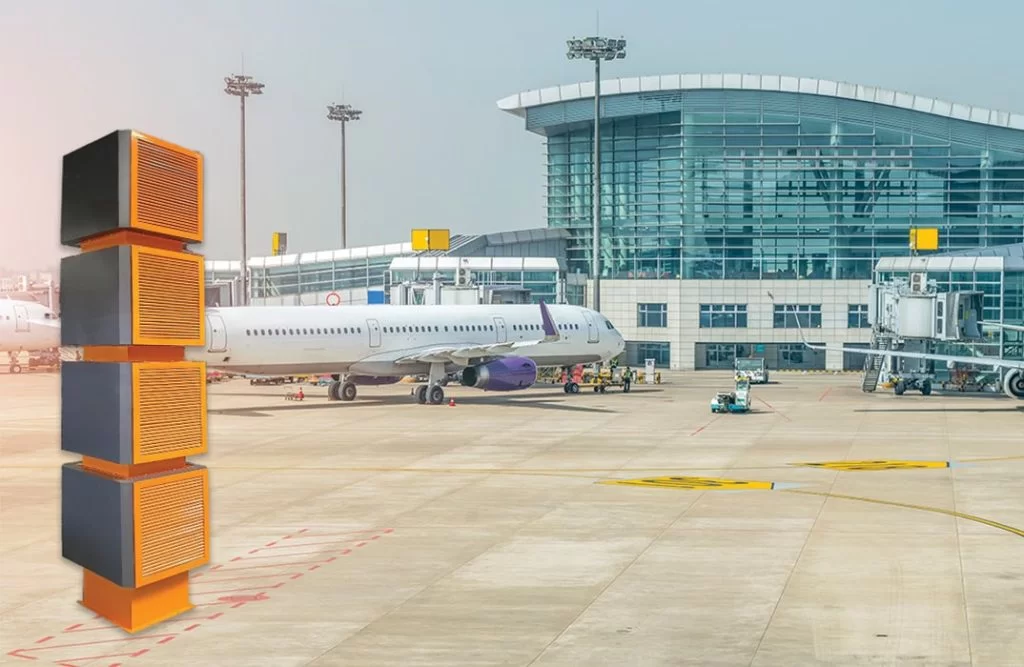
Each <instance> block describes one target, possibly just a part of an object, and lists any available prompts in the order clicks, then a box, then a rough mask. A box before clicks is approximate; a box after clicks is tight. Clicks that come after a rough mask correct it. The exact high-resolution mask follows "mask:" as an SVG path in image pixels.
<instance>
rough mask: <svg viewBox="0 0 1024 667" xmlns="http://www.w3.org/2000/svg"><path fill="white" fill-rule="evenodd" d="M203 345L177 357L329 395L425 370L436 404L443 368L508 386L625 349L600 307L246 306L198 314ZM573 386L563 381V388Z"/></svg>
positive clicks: (425, 394) (428, 394)
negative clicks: (308, 379) (310, 378)
mask: <svg viewBox="0 0 1024 667" xmlns="http://www.w3.org/2000/svg"><path fill="white" fill-rule="evenodd" d="M206 320H207V347H206V348H205V349H204V348H189V349H188V351H187V354H186V356H187V358H189V359H192V360H195V361H205V362H206V363H207V366H208V367H209V368H215V369H219V370H224V371H232V372H236V373H251V374H265V375H298V374H306V373H309V374H314V373H322V374H331V375H332V376H333V378H334V381H333V382H332V383H331V384H330V386H329V389H328V392H329V394H330V396H331V397H332V398H335V399H340V400H343V401H351V400H353V399H354V398H355V397H356V385H358V384H387V383H392V382H397V381H398V380H400V379H401V378H402V377H403V376H405V375H417V374H425V375H427V376H428V378H429V379H428V382H427V384H425V385H421V386H420V387H418V388H417V390H416V391H415V392H414V394H415V396H416V399H417V400H418V402H419V403H431V404H434V405H437V404H440V403H442V402H443V401H444V386H443V385H444V384H445V383H446V380H447V377H448V375H449V374H451V373H453V372H455V371H457V370H462V384H463V385H464V386H470V387H476V388H479V389H483V390H485V391H516V390H519V389H526V388H527V387H530V386H531V385H533V384H534V383H535V382H536V381H537V367H538V366H562V367H564V366H571V365H575V364H586V363H594V362H598V361H607V360H609V359H611V358H613V357H615V356H617V355H619V354H620V353H621V352H622V351H623V349H625V342H624V340H623V338H622V335H621V334H620V333H619V332H618V331H617V330H616V329H615V327H614V326H612V323H611V322H609V321H608V320H607V319H606V318H605V317H604V316H603V315H601V314H600V313H598V312H596V311H593V310H589V309H587V308H581V307H579V306H568V305H554V306H547V305H546V304H544V303H541V304H540V305H539V307H538V306H533V305H466V306H341V307H335V306H255V307H253V306H249V307H237V308H210V309H207V311H206ZM574 387H575V390H576V391H578V390H579V387H578V386H575V385H572V383H567V384H566V386H565V390H566V391H567V392H569V391H572V390H573V388H574Z"/></svg>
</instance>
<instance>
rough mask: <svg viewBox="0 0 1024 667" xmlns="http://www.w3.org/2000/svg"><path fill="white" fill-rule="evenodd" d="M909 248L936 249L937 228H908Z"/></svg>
mask: <svg viewBox="0 0 1024 667" xmlns="http://www.w3.org/2000/svg"><path fill="white" fill-rule="evenodd" d="M910 249H911V250H938V249H939V230H938V228H936V227H922V228H920V229H918V228H912V229H911V230H910Z"/></svg>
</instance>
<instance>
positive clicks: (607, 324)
mask: <svg viewBox="0 0 1024 667" xmlns="http://www.w3.org/2000/svg"><path fill="white" fill-rule="evenodd" d="M604 324H605V326H606V327H608V328H609V329H610V330H611V331H615V327H613V326H612V323H611V322H609V321H608V320H605V321H604Z"/></svg>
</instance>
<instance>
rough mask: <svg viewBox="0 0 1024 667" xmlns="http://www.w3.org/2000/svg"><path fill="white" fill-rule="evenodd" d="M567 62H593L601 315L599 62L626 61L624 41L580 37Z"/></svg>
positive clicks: (596, 283) (596, 267)
mask: <svg viewBox="0 0 1024 667" xmlns="http://www.w3.org/2000/svg"><path fill="white" fill-rule="evenodd" d="M566 45H567V46H568V47H569V52H568V53H567V54H566V55H567V56H568V57H569V60H576V59H586V60H592V61H594V167H593V176H594V201H593V205H594V231H593V236H594V239H593V255H594V256H593V264H592V268H591V273H593V274H594V275H593V278H594V303H593V308H594V310H596V311H598V312H600V311H601V255H600V253H601V61H602V60H621V59H623V58H625V57H626V40H624V39H606V38H604V37H584V38H583V39H576V38H575V37H574V38H572V39H570V40H568V41H567V42H566Z"/></svg>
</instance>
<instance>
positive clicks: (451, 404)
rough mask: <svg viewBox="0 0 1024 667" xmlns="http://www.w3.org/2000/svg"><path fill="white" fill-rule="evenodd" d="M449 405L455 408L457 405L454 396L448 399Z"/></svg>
mask: <svg viewBox="0 0 1024 667" xmlns="http://www.w3.org/2000/svg"><path fill="white" fill-rule="evenodd" d="M448 407H449V408H454V407H455V399H454V398H449V399H448Z"/></svg>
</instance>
